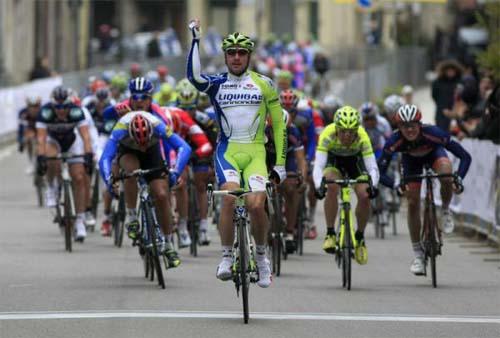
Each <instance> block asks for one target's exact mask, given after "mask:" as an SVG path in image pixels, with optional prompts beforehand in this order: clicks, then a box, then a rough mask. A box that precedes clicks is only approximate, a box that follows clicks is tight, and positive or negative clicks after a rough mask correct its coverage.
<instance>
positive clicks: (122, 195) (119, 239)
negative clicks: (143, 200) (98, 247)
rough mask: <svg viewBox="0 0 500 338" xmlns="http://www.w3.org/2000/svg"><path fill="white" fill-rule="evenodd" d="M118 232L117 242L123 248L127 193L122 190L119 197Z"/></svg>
mask: <svg viewBox="0 0 500 338" xmlns="http://www.w3.org/2000/svg"><path fill="white" fill-rule="evenodd" d="M118 198H119V200H118V214H117V217H118V227H117V230H118V233H117V243H116V246H117V247H119V248H121V247H122V245H123V234H124V233H125V193H124V192H123V191H122V192H120V196H119V197H118Z"/></svg>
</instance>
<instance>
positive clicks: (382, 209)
mask: <svg viewBox="0 0 500 338" xmlns="http://www.w3.org/2000/svg"><path fill="white" fill-rule="evenodd" d="M380 192H381V193H380V194H378V196H377V197H376V198H375V199H374V200H372V201H371V210H372V215H373V216H374V218H375V222H374V225H375V237H376V238H380V239H384V238H385V227H386V226H387V225H388V224H387V217H384V216H385V213H386V212H387V210H386V205H387V203H386V201H385V200H384V196H383V194H382V191H380Z"/></svg>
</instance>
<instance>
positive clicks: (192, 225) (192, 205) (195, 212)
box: [186, 168, 200, 257]
mask: <svg viewBox="0 0 500 338" xmlns="http://www.w3.org/2000/svg"><path fill="white" fill-rule="evenodd" d="M186 184H187V188H188V206H189V207H188V219H187V227H188V231H189V236H190V237H191V245H190V246H189V252H190V254H191V255H192V256H194V257H197V256H198V231H199V229H200V214H199V206H198V198H197V196H196V186H195V183H194V178H193V172H192V169H191V168H189V170H188V181H187V182H186Z"/></svg>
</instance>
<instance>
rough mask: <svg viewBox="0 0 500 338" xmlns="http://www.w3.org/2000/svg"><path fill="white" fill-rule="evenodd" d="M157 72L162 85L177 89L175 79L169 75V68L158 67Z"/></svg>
mask: <svg viewBox="0 0 500 338" xmlns="http://www.w3.org/2000/svg"><path fill="white" fill-rule="evenodd" d="M156 72H157V73H158V77H159V79H158V80H159V82H160V84H162V83H168V84H169V85H171V86H172V87H175V84H176V81H175V78H174V77H173V76H172V75H170V74H169V70H168V67H167V66H162V65H159V66H158V67H156Z"/></svg>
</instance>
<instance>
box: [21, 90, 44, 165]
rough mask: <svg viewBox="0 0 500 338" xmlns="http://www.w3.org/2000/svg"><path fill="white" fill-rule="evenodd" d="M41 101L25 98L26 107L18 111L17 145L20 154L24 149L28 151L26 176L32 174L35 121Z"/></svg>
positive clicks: (34, 97) (35, 98)
mask: <svg viewBox="0 0 500 338" xmlns="http://www.w3.org/2000/svg"><path fill="white" fill-rule="evenodd" d="M41 103H42V99H41V98H40V97H38V96H27V97H26V107H24V108H23V109H21V110H20V111H19V114H18V117H19V126H18V129H17V145H18V150H19V152H20V153H22V152H23V151H24V147H26V148H27V149H28V151H27V153H28V160H29V162H30V163H29V165H28V167H27V168H26V173H27V174H32V173H33V153H34V152H35V149H33V147H34V145H35V141H36V119H37V116H38V114H39V112H40V107H41Z"/></svg>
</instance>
